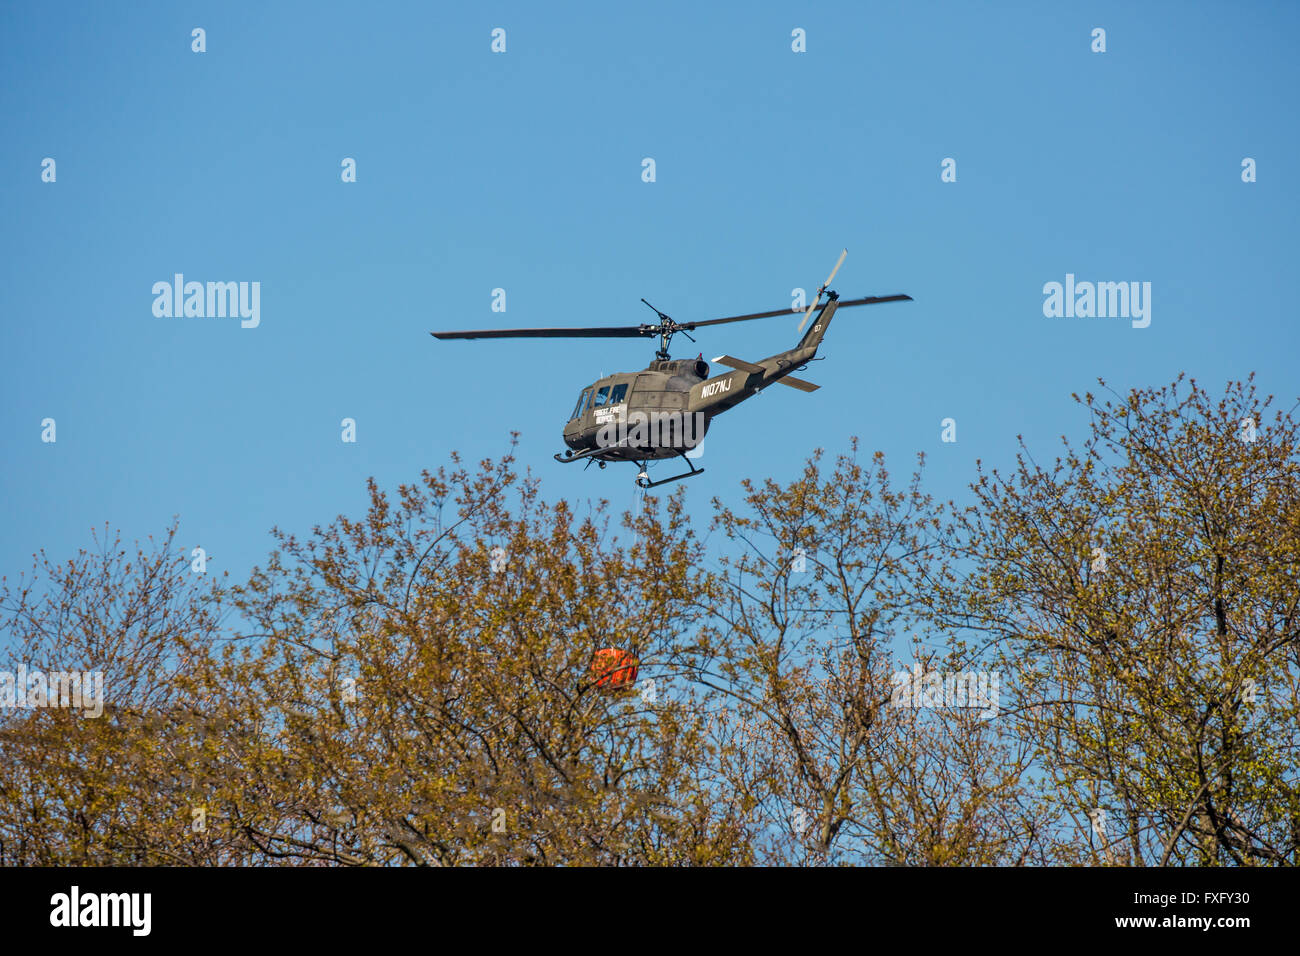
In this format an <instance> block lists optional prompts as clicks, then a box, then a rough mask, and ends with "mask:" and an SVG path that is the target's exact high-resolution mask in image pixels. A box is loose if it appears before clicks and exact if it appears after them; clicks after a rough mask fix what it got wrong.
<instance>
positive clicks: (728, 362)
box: [713, 355, 767, 375]
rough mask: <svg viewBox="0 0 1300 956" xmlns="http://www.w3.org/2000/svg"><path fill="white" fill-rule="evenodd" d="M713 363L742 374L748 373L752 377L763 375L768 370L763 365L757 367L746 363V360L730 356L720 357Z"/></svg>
mask: <svg viewBox="0 0 1300 956" xmlns="http://www.w3.org/2000/svg"><path fill="white" fill-rule="evenodd" d="M713 361H715V362H717V363H718V364H719V365H725V366H727V368H734V369H737V370H739V371H741V372H748V373H749V374H750V375H762V374H763V373H764V372H766V371H767V369H765V368H763V366H761V365H755V364H754V363H753V362H746V361H745V360H744V359H738V358H733V357H732V356H730V355H719V356H718V357H717V358H715V359H714V360H713Z"/></svg>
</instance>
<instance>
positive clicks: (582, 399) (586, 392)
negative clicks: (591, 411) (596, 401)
mask: <svg viewBox="0 0 1300 956" xmlns="http://www.w3.org/2000/svg"><path fill="white" fill-rule="evenodd" d="M590 396H591V389H589V388H584V389H583V390H582V394H581V395H579V396H578V404H577V406H576V407H575V408H574V409H573V414H572V415H570V416H569V420H570V421H572V420H573V419H575V418H581V417H582V412H583V409H584V407H585V406H586V404H587V399H588V398H589V397H590Z"/></svg>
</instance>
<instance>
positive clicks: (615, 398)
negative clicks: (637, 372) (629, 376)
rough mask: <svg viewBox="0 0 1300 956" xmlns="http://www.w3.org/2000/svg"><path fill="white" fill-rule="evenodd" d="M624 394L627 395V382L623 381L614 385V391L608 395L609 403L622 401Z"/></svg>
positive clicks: (614, 403)
mask: <svg viewBox="0 0 1300 956" xmlns="http://www.w3.org/2000/svg"><path fill="white" fill-rule="evenodd" d="M626 395H627V382H624V383H623V384H622V385H615V386H614V391H613V392H611V393H610V395H609V403H610V404H611V405H617V404H618V403H619V402H621V401H623V399H624V397H625V396H626Z"/></svg>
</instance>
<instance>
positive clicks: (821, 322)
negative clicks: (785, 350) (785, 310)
mask: <svg viewBox="0 0 1300 956" xmlns="http://www.w3.org/2000/svg"><path fill="white" fill-rule="evenodd" d="M837 308H839V296H837V295H836V294H835V293H834V292H832V293H830V300H829V301H828V302H827V303H826V304H825V305H823V306H822V307H821V311H820V312H818V313H817V317H816V319H814V321H813V324H812V328H810V329H809V330H808V331H807V332H805V333H804V337H803V338H801V339H800V340H799V344H798V345H797V346H795V348H797V349H808V348H811V349H816V348H817V346H819V345H821V342H822V338H823V337H824V336H825V335H826V329H827V328H828V327H829V326H830V324H831V319H832V318H834V317H835V310H836V309H837Z"/></svg>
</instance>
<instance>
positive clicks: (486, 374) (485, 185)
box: [0, 2, 1300, 576]
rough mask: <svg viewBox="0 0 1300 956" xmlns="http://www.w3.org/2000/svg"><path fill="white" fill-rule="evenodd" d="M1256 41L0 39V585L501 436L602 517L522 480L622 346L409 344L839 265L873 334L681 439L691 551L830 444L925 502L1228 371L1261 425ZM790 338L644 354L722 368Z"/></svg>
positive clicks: (753, 326)
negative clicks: (252, 318) (1130, 312)
mask: <svg viewBox="0 0 1300 956" xmlns="http://www.w3.org/2000/svg"><path fill="white" fill-rule="evenodd" d="M1298 9H1300V8H1297V6H1296V5H1294V4H1289V3H1286V4H1283V3H1246V4H1235V3H1160V4H1157V3H1142V4H1129V3H1104V2H1103V3H1096V2H1093V3H1077V4H1062V3H1051V4H1043V3H1021V4H979V5H975V4H969V3H926V4H917V3H891V4H877V3H871V4H866V3H849V2H846V3H836V4H830V3H817V4H808V3H791V2H784V3H746V4H743V5H742V4H734V5H732V6H731V9H730V11H727V12H723V11H720V10H718V9H715V7H714V5H709V4H700V3H690V4H686V3H666V2H655V3H648V4H607V3H591V4H583V5H570V4H558V5H557V4H539V3H518V4H502V3H494V4H482V5H480V4H464V5H460V7H459V8H458V7H455V6H451V5H445V4H437V5H435V4H429V3H410V4H387V3H375V4H345V5H332V4H310V5H309V4H289V3H271V4H253V3H238V4H216V3H204V4H186V3H129V4H127V3H111V4H105V3H85V4H67V3H50V2H45V3H33V2H21V3H19V2H8V3H5V4H3V5H2V6H0V70H2V71H3V84H2V85H0V134H2V135H0V144H2V146H0V197H2V198H0V209H2V210H3V213H2V215H0V254H2V258H0V261H3V263H4V278H5V281H4V282H3V283H0V306H2V310H0V315H2V316H3V318H2V319H0V322H2V325H0V328H2V332H0V355H2V356H3V377H2V379H0V382H2V384H0V461H3V465H4V467H3V469H0V492H2V497H3V500H4V503H5V506H4V509H3V515H4V517H3V521H2V522H0V573H4V574H8V575H10V576H13V575H14V574H16V573H17V572H20V571H22V570H25V569H26V568H27V567H28V565H29V563H30V555H31V553H32V552H33V551H35V550H37V549H39V548H42V547H44V548H46V549H48V550H49V551H50V553H51V555H52V556H54V557H55V558H58V557H61V556H68V555H70V554H71V553H72V552H74V551H75V550H76V549H77V548H79V547H81V546H83V545H87V544H89V542H90V529H91V528H92V527H96V526H102V525H103V523H104V522H105V521H108V522H110V523H111V524H112V525H113V526H114V527H120V528H122V529H123V532H124V535H125V536H126V537H127V538H128V539H130V538H144V537H146V536H147V535H149V534H157V533H159V532H160V531H162V530H163V529H164V528H165V526H166V525H167V523H168V522H169V520H170V518H171V516H172V515H174V514H179V515H180V516H181V529H182V538H183V542H182V543H183V544H184V545H185V546H186V548H187V549H188V548H189V547H192V546H194V545H196V544H201V545H202V546H203V547H205V548H206V549H207V551H208V552H209V554H210V555H211V560H212V565H211V567H212V569H213V570H230V571H231V572H232V573H233V574H235V575H237V576H242V575H243V574H245V573H246V572H247V570H248V568H249V567H250V566H251V565H252V564H253V563H255V562H257V561H260V560H261V559H262V558H263V557H264V555H265V553H266V551H267V550H268V548H269V547H270V544H271V541H270V538H269V537H268V534H267V532H268V530H269V529H270V528H271V526H272V525H276V524H278V525H280V526H282V527H284V528H286V529H288V530H292V531H296V532H303V531H306V530H308V529H310V527H311V526H312V525H313V524H316V523H318V522H324V521H327V520H329V519H330V518H332V517H333V516H334V515H336V514H338V513H339V512H346V513H349V514H356V513H358V512H359V511H360V510H361V509H362V507H363V503H364V479H365V477H366V476H368V475H374V476H375V477H376V478H377V479H378V480H379V481H380V482H381V484H383V485H384V486H386V487H390V488H391V487H395V486H396V485H397V484H398V483H399V482H402V481H408V480H412V479H414V478H415V477H416V476H417V475H418V473H419V471H420V469H422V468H425V467H436V466H437V465H438V464H440V463H443V462H445V461H446V459H447V455H448V453H449V452H450V451H451V450H452V449H459V450H460V451H462V452H463V453H464V454H465V455H466V456H467V457H468V458H469V459H470V460H474V459H477V458H479V457H482V456H484V455H493V456H495V455H497V454H499V453H501V452H502V451H504V450H505V448H506V447H507V443H508V434H509V432H510V431H511V430H512V429H518V430H519V431H520V432H522V442H521V445H520V448H519V457H520V460H521V462H522V463H524V464H526V465H528V466H531V467H532V468H533V469H534V470H535V472H536V473H538V474H539V475H541V476H542V477H543V479H544V490H545V493H546V494H547V495H548V496H551V497H557V496H567V497H571V498H584V497H587V496H592V497H599V496H608V497H609V498H610V499H611V501H612V503H613V504H614V505H615V506H616V507H617V508H619V509H621V508H623V507H626V506H628V505H630V504H631V503H632V502H633V498H634V492H635V489H634V486H633V483H632V479H633V475H634V469H633V468H632V467H631V466H618V467H611V468H609V469H607V470H606V471H604V472H597V471H596V469H594V468H593V469H592V470H590V471H588V472H585V473H584V472H582V471H581V470H580V466H571V467H570V466H562V465H559V464H557V463H555V462H554V461H552V459H551V455H552V454H553V453H554V452H555V451H558V450H560V449H561V448H562V444H561V442H560V431H561V428H562V426H563V424H564V420H565V418H566V417H567V415H568V414H569V411H570V410H571V408H572V407H573V404H574V400H575V398H576V396H577V394H578V392H579V390H580V388H581V387H582V386H583V385H585V384H587V383H588V382H590V381H591V380H593V379H595V378H596V377H597V376H598V375H600V374H601V373H609V372H613V371H616V370H631V369H636V368H641V367H644V365H645V363H646V362H647V361H648V360H649V359H650V358H651V357H652V352H653V348H654V346H653V343H652V342H650V341H638V340H627V341H614V342H609V341H600V340H593V341H586V342H562V341H552V342H528V341H524V342H437V341H435V340H434V339H432V338H430V336H429V334H428V333H429V331H430V330H431V329H438V328H442V329H463V328H474V327H482V328H491V327H499V326H505V325H510V326H516V325H565V324H576V325H587V324H601V323H609V324H628V323H637V322H643V321H648V320H649V319H651V318H652V315H651V314H650V313H649V312H648V311H647V310H646V309H645V307H644V306H643V305H641V304H640V302H639V301H638V300H639V299H640V297H641V296H645V297H646V298H648V299H650V301H652V302H653V303H655V305H657V306H658V307H659V308H661V309H663V310H664V311H666V312H668V313H669V314H671V315H672V316H674V317H675V318H677V319H678V320H682V321H685V320H689V319H703V318H709V317H713V316H718V315H730V314H735V313H738V312H748V311H756V310H764V309H774V308H780V307H782V306H783V305H787V304H788V303H789V301H790V293H791V290H792V289H793V288H794V287H796V286H801V287H804V288H806V289H808V290H810V291H811V290H812V289H814V288H815V287H816V285H817V284H818V283H819V282H820V281H821V280H822V279H823V278H824V277H825V275H826V272H827V271H828V270H829V269H830V267H831V265H832V264H833V263H834V261H835V258H836V256H837V255H838V253H839V250H840V248H841V247H847V248H848V250H849V257H848V259H847V261H846V263H845V265H844V267H843V268H842V270H841V271H840V274H839V276H838V278H837V282H836V287H837V289H838V290H839V291H840V293H841V294H842V295H844V296H846V297H849V296H854V297H856V296H861V295H870V294H886V293H895V292H906V293H909V294H911V295H912V296H914V297H915V300H916V301H915V302H912V303H902V304H896V305H884V306H879V307H871V308H864V309H856V310H851V311H846V312H844V313H842V314H841V316H840V317H839V318H837V319H836V323H835V325H834V327H833V328H832V329H831V331H830V333H829V335H828V336H827V339H826V343H825V347H824V350H823V355H825V356H826V358H827V361H825V362H819V363H816V364H815V365H813V366H812V367H811V368H810V369H809V370H808V372H806V373H805V377H806V378H809V379H811V380H813V381H816V382H818V383H819V384H820V385H821V386H822V388H821V390H820V391H818V392H816V393H815V394H811V395H807V394H802V393H799V392H796V391H794V390H792V389H772V390H771V391H770V392H768V393H764V394H763V395H761V396H759V397H758V398H756V399H754V400H753V401H752V402H749V403H746V404H744V405H741V406H740V407H738V408H737V409H735V410H733V411H731V412H728V413H727V414H726V415H725V416H723V417H722V418H720V419H718V420H717V421H716V422H715V424H714V429H713V431H712V432H711V433H710V435H709V437H708V439H707V441H706V443H705V446H704V456H703V458H702V460H701V464H702V465H703V466H704V467H705V469H706V473H705V475H704V476H703V477H700V478H695V479H692V480H691V481H690V482H688V483H687V484H688V488H689V495H690V498H691V500H692V501H693V502H695V504H696V505H697V506H698V510H699V512H700V513H705V512H706V511H707V503H708V499H709V498H710V497H711V496H712V495H714V494H717V495H720V496H721V497H723V498H724V499H726V500H732V501H734V500H737V497H738V496H737V491H736V489H737V485H738V482H739V480H740V479H741V478H742V477H744V476H752V477H760V478H761V477H765V476H769V475H771V476H776V477H779V478H783V479H784V478H788V477H790V476H791V475H792V474H794V473H795V471H796V470H797V466H798V463H799V462H800V461H801V460H802V459H803V458H804V456H805V455H807V454H808V453H809V452H810V451H811V450H812V449H813V448H814V447H817V446H823V447H825V448H827V449H828V451H832V452H833V451H836V450H839V449H840V448H842V447H844V445H845V444H846V443H847V439H848V437H849V436H850V435H854V434H856V435H859V436H861V438H862V440H863V444H864V446H865V448H866V450H868V451H870V450H874V449H877V448H879V449H882V450H884V451H885V452H886V453H887V455H888V456H889V457H890V459H891V463H892V466H893V468H894V469H895V470H896V471H897V472H899V473H902V472H904V471H906V470H907V468H908V467H909V466H910V463H911V459H912V457H913V456H914V454H915V452H916V451H918V450H924V451H926V452H927V453H928V454H929V456H930V462H931V468H930V478H931V480H930V488H931V489H932V490H934V491H935V492H937V493H939V494H941V495H943V496H945V497H946V496H949V495H954V494H959V493H960V491H961V489H962V488H963V487H964V485H965V484H966V482H967V481H969V480H970V478H971V476H972V473H973V463H974V461H975V459H976V458H982V459H984V460H985V461H987V462H992V463H1005V462H1007V461H1009V460H1010V459H1011V458H1012V456H1013V455H1014V451H1015V436H1016V435H1017V433H1023V434H1024V435H1025V438H1026V440H1027V441H1028V442H1029V443H1030V445H1031V448H1033V449H1035V450H1038V449H1041V450H1042V451H1043V452H1044V454H1049V453H1050V452H1051V451H1052V450H1053V449H1054V448H1055V445H1056V440H1057V436H1059V435H1060V434H1062V433H1070V434H1072V435H1077V434H1080V433H1081V429H1082V428H1083V427H1084V425H1085V424H1086V423H1085V419H1084V416H1083V415H1082V414H1081V413H1080V411H1079V410H1078V408H1077V406H1075V405H1074V403H1073V402H1072V401H1071V399H1070V397H1069V396H1070V393H1071V392H1072V391H1083V390H1084V389H1087V388H1089V387H1090V386H1091V385H1092V384H1093V383H1094V381H1095V379H1096V378H1097V376H1103V377H1105V378H1106V379H1107V380H1108V381H1109V382H1111V383H1113V384H1114V385H1115V386H1116V387H1118V388H1121V389H1127V388H1128V387H1131V386H1143V385H1148V384H1160V383H1166V382H1168V381H1170V380H1172V379H1173V378H1174V377H1175V376H1176V375H1177V374H1178V373H1179V372H1180V371H1186V372H1188V373H1189V374H1191V375H1194V376H1196V377H1197V378H1198V379H1200V380H1202V381H1203V382H1206V383H1207V384H1210V385H1212V386H1213V387H1215V388H1220V387H1221V386H1222V384H1223V382H1224V381H1226V380H1227V379H1229V378H1237V377H1240V376H1244V375H1246V374H1247V373H1248V372H1250V371H1252V370H1254V371H1256V372H1257V373H1258V376H1259V383H1260V386H1261V388H1262V390H1263V391H1265V392H1273V393H1275V394H1277V395H1278V396H1279V398H1280V399H1281V400H1282V401H1281V403H1282V405H1283V407H1284V408H1287V407H1290V406H1291V404H1292V403H1293V402H1294V400H1295V398H1296V397H1297V396H1298V395H1300V375H1297V371H1296V360H1297V353H1298V352H1300V350H1298V349H1297V348H1296V346H1297V342H1298V341H1300V335H1298V334H1297V331H1296V322H1297V316H1296V313H1295V310H1294V308H1293V306H1292V303H1291V302H1290V301H1288V300H1289V299H1290V298H1292V297H1294V295H1295V292H1296V281H1297V278H1300V270H1297V267H1296V263H1297V260H1298V259H1300V243H1298V242H1297V222H1298V221H1300V209H1298V208H1297V207H1298V205H1300V204H1298V203H1297V197H1298V190H1300V186H1298V185H1297V182H1298V181H1297V177H1296V174H1295V171H1294V169H1293V168H1292V164H1293V163H1294V161H1295V158H1296V157H1297V156H1300V142H1298V141H1297V137H1298V133H1297V122H1296V91H1297V90H1300V76H1298V74H1300V67H1298V66H1297V59H1296V56H1295V47H1296V41H1297V24H1298V21H1300V13H1298V12H1297V11H1298ZM195 27H202V28H204V29H205V30H206V42H207V52H205V53H202V54H196V53H193V52H192V51H191V30H192V29H193V28H195ZM496 27H501V28H504V29H505V30H506V38H507V52H506V53H505V54H493V53H492V52H491V50H490V44H491V36H490V34H491V31H492V30H493V28H496ZM1095 27H1102V28H1104V29H1105V30H1106V44H1107V52H1105V53H1104V54H1097V53H1093V52H1092V51H1091V49H1090V47H1091V44H1092V39H1091V31H1092V30H1093V28H1095ZM795 28H802V29H804V30H806V33H807V52H806V53H802V54H796V53H793V52H792V51H791V31H792V30H793V29H795ZM45 157H52V158H54V159H55V161H56V163H57V167H56V169H57V180H56V182H54V183H52V184H50V183H43V182H42V181H41V162H42V160H43V159H44V158H45ZM344 157H353V158H355V159H356V162H357V179H358V181H357V182H356V183H351V184H345V183H343V182H341V181H340V162H341V160H342V159H343V158H344ZM644 157H653V158H654V159H655V161H656V164H657V181H656V182H654V183H652V184H648V183H644V182H642V180H641V161H642V159H643V158H644ZM945 157H952V158H954V159H955V160H956V162H957V182H955V183H943V182H941V181H940V172H941V170H940V163H941V161H942V160H943V159H944V158H945ZM1244 157H1252V158H1254V159H1255V160H1256V162H1257V164H1258V182H1256V183H1253V184H1245V183H1243V182H1242V181H1241V161H1242V159H1243V158H1244ZM177 272H181V273H184V274H185V276H186V278H187V279H189V280H198V281H204V282H206V281H227V280H234V281H241V280H242V281H257V282H260V283H261V324H260V326H259V327H258V328H256V329H243V328H241V327H240V325H239V321H238V320H237V319H229V318H227V319H194V318H190V319H185V318H157V317H155V316H154V315H153V312H152V305H153V301H154V296H153V294H152V292H151V289H152V286H153V284H154V283H155V282H157V281H160V280H161V281H170V280H171V277H172V276H173V274H174V273H177ZM1067 273H1073V274H1075V275H1076V276H1077V277H1078V278H1079V279H1080V280H1084V279H1087V280H1093V281H1140V282H1150V283H1151V285H1152V303H1151V305H1152V321H1151V325H1150V327H1149V328H1146V329H1134V328H1132V327H1131V326H1130V323H1129V322H1128V321H1125V320H1122V319H1096V318H1093V319H1063V318H1046V317H1044V315H1043V299H1044V296H1043V292H1042V289H1043V285H1044V283H1046V282H1050V281H1058V282H1059V281H1063V280H1064V277H1065V275H1066V274H1067ZM497 287H502V288H504V289H506V293H507V307H508V311H507V312H506V313H505V314H496V313H493V312H492V311H491V309H490V306H491V301H492V299H491V292H492V289H494V288H497ZM795 324H796V321H795V320H794V319H790V320H786V319H772V320H768V321H767V322H766V323H750V324H748V325H740V326H728V327H723V328H721V329H715V330H708V331H706V332H702V333H701V334H700V335H699V336H698V338H699V340H700V341H699V344H698V345H692V344H691V343H690V342H688V341H686V340H685V339H684V338H680V337H679V338H678V339H677V340H676V341H675V342H674V349H675V351H676V354H678V355H692V356H693V355H694V354H695V353H696V352H697V351H703V353H704V355H705V357H706V358H708V357H712V356H714V355H718V354H721V353H723V352H728V353H730V354H732V355H737V356H739V357H741V358H748V359H758V358H762V357H764V356H766V355H769V354H771V353H773V352H776V351H779V350H781V349H783V348H786V347H788V346H789V345H791V344H793V342H794V340H795V331H794V327H795ZM47 417H49V418H54V419H55V420H56V421H57V438H58V440H57V443H56V444H53V445H51V444H45V443H42V441H41V421H42V419H44V418H47ZM345 417H351V418H354V419H355V420H356V422H357V429H358V441H357V442H356V444H344V443H343V442H341V441H340V431H341V429H340V421H341V419H343V418H345ZM945 417H953V418H955V419H956V421H957V438H958V440H957V442H956V443H955V444H943V443H941V441H940V422H941V420H942V419H943V418H945ZM664 467H668V466H661V469H660V472H661V473H662V469H663V468H664ZM668 490H671V489H668Z"/></svg>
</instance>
